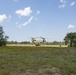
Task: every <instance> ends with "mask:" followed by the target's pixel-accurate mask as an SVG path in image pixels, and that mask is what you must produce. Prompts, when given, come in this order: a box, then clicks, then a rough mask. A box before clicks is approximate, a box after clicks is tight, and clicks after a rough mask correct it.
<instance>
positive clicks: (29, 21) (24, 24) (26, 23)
mask: <svg viewBox="0 0 76 75" xmlns="http://www.w3.org/2000/svg"><path fill="white" fill-rule="evenodd" d="M33 18H34V17H33V16H31V17H30V18H29V20H28V21H26V22H25V23H23V24H21V25H20V24H19V25H18V22H16V25H17V26H18V28H22V27H23V26H27V25H28V24H30V23H31V22H32V20H33Z"/></svg>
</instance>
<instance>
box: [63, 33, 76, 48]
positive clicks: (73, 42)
mask: <svg viewBox="0 0 76 75" xmlns="http://www.w3.org/2000/svg"><path fill="white" fill-rule="evenodd" d="M64 40H65V44H69V46H70V47H72V46H76V32H71V33H67V35H66V36H65V38H64Z"/></svg>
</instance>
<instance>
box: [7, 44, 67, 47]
mask: <svg viewBox="0 0 76 75" xmlns="http://www.w3.org/2000/svg"><path fill="white" fill-rule="evenodd" d="M7 46H33V47H34V46H35V45H34V44H7ZM40 47H68V45H61V46H60V45H40Z"/></svg>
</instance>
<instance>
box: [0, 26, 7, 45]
mask: <svg viewBox="0 0 76 75" xmlns="http://www.w3.org/2000/svg"><path fill="white" fill-rule="evenodd" d="M7 39H8V36H6V35H5V34H4V31H3V27H2V26H0V46H3V45H6V42H7Z"/></svg>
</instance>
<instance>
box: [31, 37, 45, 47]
mask: <svg viewBox="0 0 76 75" xmlns="http://www.w3.org/2000/svg"><path fill="white" fill-rule="evenodd" d="M31 41H32V43H33V44H35V46H40V44H41V43H45V42H46V40H45V38H44V37H32V38H31Z"/></svg>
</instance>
